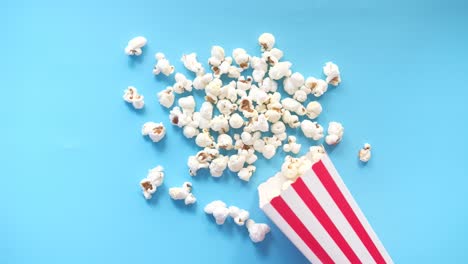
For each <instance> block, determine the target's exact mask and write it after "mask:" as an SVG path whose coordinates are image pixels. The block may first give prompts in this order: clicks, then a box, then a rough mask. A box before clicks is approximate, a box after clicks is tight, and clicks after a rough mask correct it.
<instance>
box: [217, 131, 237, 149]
mask: <svg viewBox="0 0 468 264" xmlns="http://www.w3.org/2000/svg"><path fill="white" fill-rule="evenodd" d="M217 146H218V148H220V149H224V150H231V149H232V148H233V147H234V146H233V140H232V137H231V136H230V135H228V134H221V135H219V136H218V142H217Z"/></svg>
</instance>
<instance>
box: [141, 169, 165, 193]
mask: <svg viewBox="0 0 468 264" xmlns="http://www.w3.org/2000/svg"><path fill="white" fill-rule="evenodd" d="M163 181H164V168H163V167H162V166H156V167H155V168H153V169H151V170H149V171H148V175H147V176H146V178H144V179H143V180H141V181H140V186H141V190H142V191H143V196H144V197H145V199H147V200H149V199H151V197H152V196H153V194H154V193H155V192H156V190H157V188H158V187H159V186H161V184H162V183H163Z"/></svg>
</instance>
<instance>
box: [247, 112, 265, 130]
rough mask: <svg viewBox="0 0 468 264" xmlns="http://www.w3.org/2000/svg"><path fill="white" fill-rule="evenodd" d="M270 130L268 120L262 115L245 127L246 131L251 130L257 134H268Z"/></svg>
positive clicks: (254, 118)
mask: <svg viewBox="0 0 468 264" xmlns="http://www.w3.org/2000/svg"><path fill="white" fill-rule="evenodd" d="M269 128H270V125H269V123H268V119H267V118H266V116H265V115H264V114H260V115H258V116H256V117H253V118H252V123H250V124H249V125H247V127H245V130H247V131H249V130H250V131H252V132H255V131H260V132H268V130H269Z"/></svg>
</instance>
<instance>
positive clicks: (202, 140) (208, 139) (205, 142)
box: [195, 129, 215, 148]
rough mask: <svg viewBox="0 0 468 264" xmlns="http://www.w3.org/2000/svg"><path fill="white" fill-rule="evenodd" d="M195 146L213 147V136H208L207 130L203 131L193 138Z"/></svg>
mask: <svg viewBox="0 0 468 264" xmlns="http://www.w3.org/2000/svg"><path fill="white" fill-rule="evenodd" d="M195 144H197V146H199V147H202V148H207V147H208V148H212V147H214V146H215V141H214V138H213V136H211V135H210V133H209V130H207V129H204V130H203V131H202V133H200V134H198V135H197V137H196V138H195Z"/></svg>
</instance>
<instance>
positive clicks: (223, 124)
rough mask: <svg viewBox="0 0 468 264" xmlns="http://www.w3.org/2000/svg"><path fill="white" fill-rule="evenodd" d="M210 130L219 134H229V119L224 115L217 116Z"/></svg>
mask: <svg viewBox="0 0 468 264" xmlns="http://www.w3.org/2000/svg"><path fill="white" fill-rule="evenodd" d="M210 128H211V130H213V131H216V132H219V133H227V132H228V131H229V122H228V119H227V118H226V117H225V116H224V115H218V116H215V117H214V118H213V119H212V120H211V121H210Z"/></svg>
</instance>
